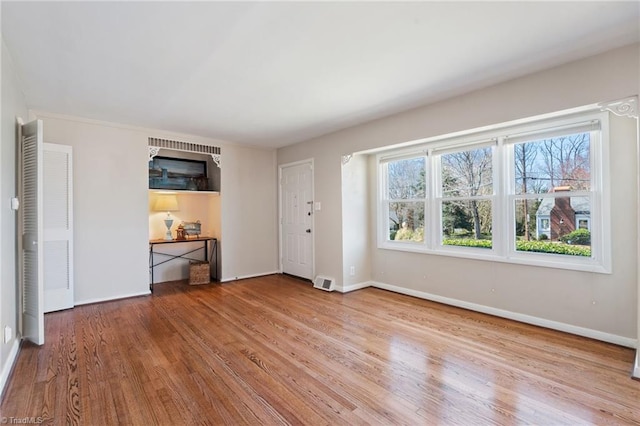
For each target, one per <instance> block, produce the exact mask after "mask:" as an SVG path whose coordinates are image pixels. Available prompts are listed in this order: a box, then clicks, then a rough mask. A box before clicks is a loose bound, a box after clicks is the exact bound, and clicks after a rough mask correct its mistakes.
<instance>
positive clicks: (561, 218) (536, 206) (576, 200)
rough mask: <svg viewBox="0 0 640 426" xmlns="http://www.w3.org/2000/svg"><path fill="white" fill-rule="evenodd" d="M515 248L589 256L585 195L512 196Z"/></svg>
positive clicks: (587, 206)
mask: <svg viewBox="0 0 640 426" xmlns="http://www.w3.org/2000/svg"><path fill="white" fill-rule="evenodd" d="M515 203H516V204H515V212H516V250H518V251H532V252H538V253H551V254H564V255H571V256H586V257H590V256H591V233H590V229H588V226H589V222H590V216H591V202H590V200H589V197H569V196H566V197H562V196H560V197H555V198H554V197H549V198H538V199H534V200H525V199H517V200H515Z"/></svg>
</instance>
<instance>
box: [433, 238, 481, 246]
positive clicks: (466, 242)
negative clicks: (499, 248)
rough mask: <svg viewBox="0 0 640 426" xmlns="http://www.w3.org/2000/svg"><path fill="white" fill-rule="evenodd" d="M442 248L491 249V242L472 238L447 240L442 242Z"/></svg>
mask: <svg viewBox="0 0 640 426" xmlns="http://www.w3.org/2000/svg"><path fill="white" fill-rule="evenodd" d="M442 245H444V246H462V247H481V248H491V247H492V244H491V240H474V239H473V238H447V239H444V240H442Z"/></svg>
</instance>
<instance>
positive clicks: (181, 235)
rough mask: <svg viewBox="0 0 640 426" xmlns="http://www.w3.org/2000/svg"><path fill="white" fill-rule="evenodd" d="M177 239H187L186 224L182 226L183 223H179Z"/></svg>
mask: <svg viewBox="0 0 640 426" xmlns="http://www.w3.org/2000/svg"><path fill="white" fill-rule="evenodd" d="M176 240H180V241H184V240H186V238H185V234H184V226H182V224H180V225H178V227H177V228H176Z"/></svg>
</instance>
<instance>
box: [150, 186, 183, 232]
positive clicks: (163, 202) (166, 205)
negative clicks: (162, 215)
mask: <svg viewBox="0 0 640 426" xmlns="http://www.w3.org/2000/svg"><path fill="white" fill-rule="evenodd" d="M153 210H154V211H157V212H167V218H166V219H165V220H164V224H165V226H166V227H167V233H166V234H165V236H164V239H165V240H168V241H170V240H173V236H172V235H171V226H172V225H173V218H172V217H171V213H170V212H175V211H178V210H179V207H178V197H176V194H158V198H156V202H155V204H154V206H153Z"/></svg>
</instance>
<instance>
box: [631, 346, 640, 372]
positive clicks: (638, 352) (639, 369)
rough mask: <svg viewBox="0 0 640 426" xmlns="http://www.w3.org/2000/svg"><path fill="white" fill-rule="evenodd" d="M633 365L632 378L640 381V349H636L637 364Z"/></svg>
mask: <svg viewBox="0 0 640 426" xmlns="http://www.w3.org/2000/svg"><path fill="white" fill-rule="evenodd" d="M633 365H634V367H633V371H632V372H631V377H635V378H636V379H640V348H638V349H636V362H635V364H633Z"/></svg>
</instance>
